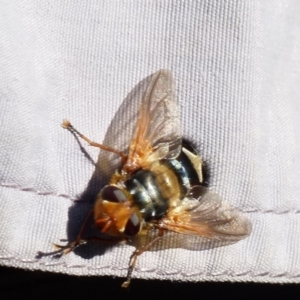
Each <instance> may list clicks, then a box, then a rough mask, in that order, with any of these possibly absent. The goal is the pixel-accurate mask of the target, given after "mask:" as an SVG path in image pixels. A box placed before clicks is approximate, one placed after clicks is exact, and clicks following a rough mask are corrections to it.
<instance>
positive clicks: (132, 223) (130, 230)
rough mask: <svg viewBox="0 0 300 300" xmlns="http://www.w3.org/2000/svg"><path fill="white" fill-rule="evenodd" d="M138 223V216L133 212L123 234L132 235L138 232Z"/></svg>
mask: <svg viewBox="0 0 300 300" xmlns="http://www.w3.org/2000/svg"><path fill="white" fill-rule="evenodd" d="M140 225H141V223H140V219H139V217H138V216H137V214H136V213H133V214H132V215H131V217H130V218H129V219H128V221H127V223H126V226H125V230H124V234H125V235H126V236H134V235H136V234H138V232H139V231H140Z"/></svg>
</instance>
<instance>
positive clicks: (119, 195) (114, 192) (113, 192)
mask: <svg viewBox="0 0 300 300" xmlns="http://www.w3.org/2000/svg"><path fill="white" fill-rule="evenodd" d="M101 197H102V199H103V200H106V201H109V202H116V203H120V202H125V201H126V200H127V198H126V195H125V194H124V193H123V191H122V190H120V189H119V188H117V187H116V186H113V185H108V186H105V187H104V188H103V189H102V192H101Z"/></svg>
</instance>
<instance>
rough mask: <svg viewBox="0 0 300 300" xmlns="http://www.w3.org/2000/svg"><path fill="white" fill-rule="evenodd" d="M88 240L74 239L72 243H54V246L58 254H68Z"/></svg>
mask: <svg viewBox="0 0 300 300" xmlns="http://www.w3.org/2000/svg"><path fill="white" fill-rule="evenodd" d="M86 243H87V241H86V240H79V241H74V242H71V243H68V244H67V245H64V246H63V245H58V244H53V246H54V248H55V249H57V251H55V252H56V256H62V255H66V254H68V253H70V252H72V251H74V250H75V249H76V248H77V247H79V246H81V245H84V244H86Z"/></svg>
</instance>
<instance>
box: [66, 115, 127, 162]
mask: <svg viewBox="0 0 300 300" xmlns="http://www.w3.org/2000/svg"><path fill="white" fill-rule="evenodd" d="M61 126H62V127H63V128H65V129H68V130H70V131H71V132H73V133H75V134H77V135H78V136H79V137H81V138H82V139H83V140H85V141H86V142H87V143H89V145H90V146H93V147H97V148H100V149H102V150H105V151H108V152H113V153H116V154H118V155H120V156H121V159H122V163H123V164H125V162H126V160H127V155H126V154H124V153H123V152H121V151H119V150H116V149H114V148H111V147H109V146H105V145H102V144H98V143H96V142H93V141H92V140H90V139H89V138H87V137H86V136H84V135H83V134H81V133H80V132H79V131H78V130H77V129H75V128H74V127H73V125H72V124H71V122H70V121H68V120H64V121H63V123H62V124H61Z"/></svg>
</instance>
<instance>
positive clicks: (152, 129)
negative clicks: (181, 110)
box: [124, 70, 181, 169]
mask: <svg viewBox="0 0 300 300" xmlns="http://www.w3.org/2000/svg"><path fill="white" fill-rule="evenodd" d="M180 150H181V129H180V122H179V117H178V108H177V104H176V102H175V99H174V85H173V77H172V74H171V72H170V71H168V70H160V71H158V72H156V73H155V74H154V75H153V76H152V78H151V81H150V83H149V85H148V87H147V89H146V92H145V94H144V99H143V102H142V104H141V107H140V111H139V116H138V120H137V124H136V127H135V130H134V132H133V136H132V140H131V143H130V146H129V153H128V158H127V161H126V164H125V165H124V168H125V169H126V168H127V169H137V168H139V167H143V166H145V165H147V164H148V163H149V162H151V161H153V160H155V159H161V158H165V157H168V158H175V157H176V156H177V155H178V154H179V153H180Z"/></svg>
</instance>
